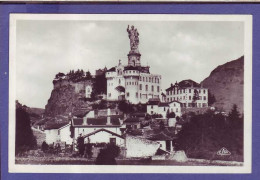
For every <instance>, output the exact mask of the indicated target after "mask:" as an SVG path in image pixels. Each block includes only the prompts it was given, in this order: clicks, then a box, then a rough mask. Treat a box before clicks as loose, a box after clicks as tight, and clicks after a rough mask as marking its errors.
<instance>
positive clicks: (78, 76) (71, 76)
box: [54, 69, 92, 82]
mask: <svg viewBox="0 0 260 180" xmlns="http://www.w3.org/2000/svg"><path fill="white" fill-rule="evenodd" d="M64 76H67V78H68V80H70V81H72V82H79V81H84V80H91V79H92V75H91V73H90V72H89V71H87V72H84V71H83V70H82V69H81V70H79V69H78V70H77V71H74V70H70V72H69V73H67V74H66V75H65V74H64V73H61V72H59V73H58V74H56V75H55V79H56V80H61V78H63V77H64ZM54 81H55V80H54Z"/></svg>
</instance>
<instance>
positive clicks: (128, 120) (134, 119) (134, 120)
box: [124, 118, 141, 123]
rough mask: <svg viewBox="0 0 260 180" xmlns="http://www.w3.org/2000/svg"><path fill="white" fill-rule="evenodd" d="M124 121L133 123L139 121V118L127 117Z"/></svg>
mask: <svg viewBox="0 0 260 180" xmlns="http://www.w3.org/2000/svg"><path fill="white" fill-rule="evenodd" d="M124 122H126V123H134V122H141V121H140V119H139V118H127V119H126V120H125V121H124Z"/></svg>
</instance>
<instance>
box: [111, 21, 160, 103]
mask: <svg viewBox="0 0 260 180" xmlns="http://www.w3.org/2000/svg"><path fill="white" fill-rule="evenodd" d="M128 33H129V38H130V47H131V50H130V52H129V54H128V64H127V65H126V66H124V65H122V64H121V60H119V63H118V65H117V66H115V67H113V68H111V69H109V70H108V71H107V72H106V78H107V100H109V101H117V100H122V99H126V100H128V101H129V102H131V103H133V104H137V103H146V102H148V100H149V99H150V98H160V94H161V75H156V74H151V73H150V71H149V68H150V67H149V66H141V54H140V52H139V50H138V44H139V39H138V35H139V34H138V32H137V29H134V27H133V26H132V29H130V30H129V29H128Z"/></svg>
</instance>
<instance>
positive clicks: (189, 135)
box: [175, 111, 243, 159]
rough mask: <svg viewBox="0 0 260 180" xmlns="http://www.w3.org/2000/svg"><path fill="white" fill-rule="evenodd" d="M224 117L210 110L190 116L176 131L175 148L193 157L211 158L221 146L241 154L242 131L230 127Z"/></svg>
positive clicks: (232, 152) (233, 152)
mask: <svg viewBox="0 0 260 180" xmlns="http://www.w3.org/2000/svg"><path fill="white" fill-rule="evenodd" d="M235 114H237V113H235ZM225 118H226V117H225V116H223V115H222V114H214V113H213V112H211V111H208V112H206V113H204V114H199V115H193V116H191V117H190V121H189V122H188V123H185V124H184V125H183V127H182V130H181V131H180V132H179V133H178V139H177V140H176V142H175V143H176V144H175V147H176V149H177V150H184V151H185V152H186V154H187V155H188V157H193V158H206V159H211V158H212V157H213V156H215V154H216V152H217V151H218V150H219V149H221V148H222V147H225V148H227V149H228V150H229V151H230V152H231V154H237V155H240V156H241V155H243V131H242V130H240V129H237V128H234V127H231V126H230V125H229V124H227V123H226V121H225Z"/></svg>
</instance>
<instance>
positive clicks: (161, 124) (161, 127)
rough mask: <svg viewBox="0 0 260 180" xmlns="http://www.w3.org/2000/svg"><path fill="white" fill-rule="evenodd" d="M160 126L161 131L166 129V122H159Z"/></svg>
mask: <svg viewBox="0 0 260 180" xmlns="http://www.w3.org/2000/svg"><path fill="white" fill-rule="evenodd" d="M159 125H160V129H161V130H163V129H165V125H164V122H163V121H160V122H159Z"/></svg>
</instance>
